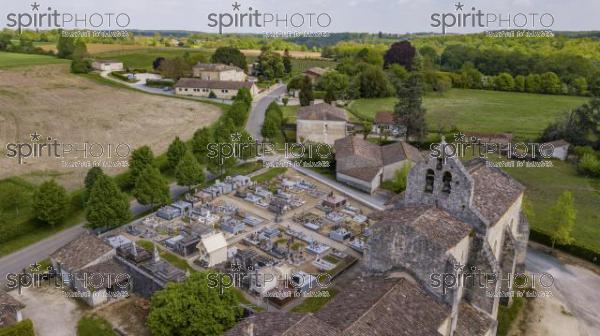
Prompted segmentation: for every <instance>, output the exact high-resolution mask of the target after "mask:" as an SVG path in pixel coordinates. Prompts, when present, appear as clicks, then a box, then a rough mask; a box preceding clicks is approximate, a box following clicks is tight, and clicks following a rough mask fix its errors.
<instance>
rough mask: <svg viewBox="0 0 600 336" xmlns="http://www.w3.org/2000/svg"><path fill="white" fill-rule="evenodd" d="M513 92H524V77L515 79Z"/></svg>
mask: <svg viewBox="0 0 600 336" xmlns="http://www.w3.org/2000/svg"><path fill="white" fill-rule="evenodd" d="M515 91H518V92H524V91H525V76H523V75H518V76H516V77H515Z"/></svg>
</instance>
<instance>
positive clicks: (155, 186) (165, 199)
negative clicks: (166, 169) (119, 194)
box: [133, 165, 171, 209]
mask: <svg viewBox="0 0 600 336" xmlns="http://www.w3.org/2000/svg"><path fill="white" fill-rule="evenodd" d="M133 196H134V197H135V198H136V199H137V201H138V202H139V203H140V204H142V205H150V207H151V208H152V209H154V208H155V206H157V205H158V206H160V205H164V204H167V203H169V202H170V201H171V197H170V196H169V183H168V182H167V180H166V179H165V178H164V177H163V176H162V175H161V174H160V171H158V169H157V168H156V167H154V166H151V165H149V166H147V167H146V168H145V169H144V170H143V171H142V172H141V174H140V176H139V177H138V179H137V181H136V183H135V187H134V188H133Z"/></svg>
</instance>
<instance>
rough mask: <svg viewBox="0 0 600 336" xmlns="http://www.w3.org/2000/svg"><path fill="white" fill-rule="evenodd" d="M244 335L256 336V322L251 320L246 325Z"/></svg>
mask: <svg viewBox="0 0 600 336" xmlns="http://www.w3.org/2000/svg"><path fill="white" fill-rule="evenodd" d="M244 336H254V322H250V323H248V325H246V328H245V329H244Z"/></svg>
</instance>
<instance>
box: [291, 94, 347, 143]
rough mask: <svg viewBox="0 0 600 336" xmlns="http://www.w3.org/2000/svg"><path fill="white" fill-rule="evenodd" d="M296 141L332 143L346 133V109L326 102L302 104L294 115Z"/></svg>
mask: <svg viewBox="0 0 600 336" xmlns="http://www.w3.org/2000/svg"><path fill="white" fill-rule="evenodd" d="M296 127H297V129H296V141H297V142H298V143H304V142H307V141H310V142H318V143H325V144H328V145H333V143H334V142H335V141H336V140H338V139H342V138H344V137H345V136H346V135H347V134H348V131H347V128H348V117H347V116H346V111H345V110H343V109H341V108H339V107H335V106H332V105H330V104H326V103H320V104H315V105H309V106H303V107H301V108H299V109H298V113H297V117H296Z"/></svg>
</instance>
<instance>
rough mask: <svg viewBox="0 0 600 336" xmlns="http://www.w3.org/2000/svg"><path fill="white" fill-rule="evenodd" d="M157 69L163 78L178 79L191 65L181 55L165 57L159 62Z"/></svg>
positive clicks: (187, 71)
mask: <svg viewBox="0 0 600 336" xmlns="http://www.w3.org/2000/svg"><path fill="white" fill-rule="evenodd" d="M158 70H159V71H160V73H161V74H162V75H163V77H165V78H170V79H173V80H178V79H179V78H181V77H184V76H185V75H186V74H188V73H189V72H190V71H191V66H190V65H189V64H188V63H187V62H186V61H185V60H184V59H183V57H175V58H167V59H165V60H163V61H162V62H161V63H160V66H159V67H158Z"/></svg>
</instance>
